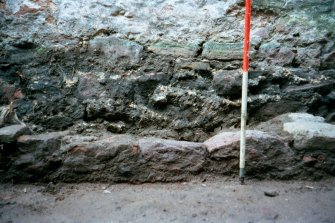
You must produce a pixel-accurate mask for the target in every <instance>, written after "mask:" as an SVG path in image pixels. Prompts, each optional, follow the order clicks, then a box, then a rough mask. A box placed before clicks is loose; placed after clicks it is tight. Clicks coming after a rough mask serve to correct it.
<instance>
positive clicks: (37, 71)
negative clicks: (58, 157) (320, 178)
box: [0, 0, 335, 141]
mask: <svg viewBox="0 0 335 223" xmlns="http://www.w3.org/2000/svg"><path fill="white" fill-rule="evenodd" d="M243 3H244V2H243V1H241V0H223V1H215V0H195V1H188V0H160V1H144V0H127V1H121V0H108V1H107V0H92V1H84V0H77V1H71V0H34V1H33V0H0V103H1V104H2V105H7V104H9V103H10V102H13V105H14V106H15V109H16V112H17V115H18V117H19V119H21V120H22V121H24V122H25V123H27V124H28V125H29V126H30V128H31V129H32V130H33V131H35V132H45V131H49V130H65V129H68V128H70V129H72V130H74V131H77V132H78V133H80V134H85V133H86V132H92V131H96V130H98V131H102V130H108V131H111V132H114V133H133V134H138V135H141V136H148V135H150V136H159V137H163V138H174V139H182V140H190V141H204V140H205V139H207V138H208V137H209V136H210V135H211V134H212V133H213V132H215V131H217V130H220V129H222V128H235V127H238V126H239V113H240V88H241V71H240V67H241V63H242V42H243V25H244V22H243V17H244V14H243V13H244V11H243ZM334 30H335V2H334V1H333V0H323V1H319V0H305V1H301V0H286V1H285V0H277V1H274V0H254V1H253V13H252V34H251V38H252V40H251V55H250V58H251V64H250V66H251V71H250V77H251V79H250V82H249V92H250V97H249V125H255V124H257V123H259V122H260V121H264V120H267V119H269V118H272V117H274V116H276V115H279V114H282V113H286V112H296V111H300V112H308V113H312V114H315V115H320V116H323V117H324V118H325V119H326V121H328V122H334V120H335V118H334V117H335V116H334V114H335V109H334V80H335V34H334Z"/></svg>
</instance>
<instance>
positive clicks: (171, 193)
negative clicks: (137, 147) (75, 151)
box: [0, 178, 335, 223]
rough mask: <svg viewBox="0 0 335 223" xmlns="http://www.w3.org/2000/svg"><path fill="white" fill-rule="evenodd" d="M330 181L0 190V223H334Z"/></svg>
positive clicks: (221, 181) (198, 182) (199, 182)
mask: <svg viewBox="0 0 335 223" xmlns="http://www.w3.org/2000/svg"><path fill="white" fill-rule="evenodd" d="M334 185H335V179H327V180H322V181H319V182H311V181H290V182H284V181H250V180H248V181H247V182H246V185H240V184H239V182H238V180H235V179H221V178H219V179H211V180H207V181H205V180H200V179H198V180H194V181H191V182H180V183H171V184H160V183H156V184H139V185H131V184H113V185H109V184H86V183H85V184H56V185H54V184H49V185H31V184H30V185H24V184H20V185H11V184H1V185H0V222H4V223H21V222H22V223H30V222H34V223H36V222H45V223H47V222H64V223H72V222H83V223H84V222H87V223H88V222H95V223H99V222H101V223H117V222H120V223H121V222H145V223H150V222H155V223H157V222H295V223H298V222H304V223H306V222H335V190H334Z"/></svg>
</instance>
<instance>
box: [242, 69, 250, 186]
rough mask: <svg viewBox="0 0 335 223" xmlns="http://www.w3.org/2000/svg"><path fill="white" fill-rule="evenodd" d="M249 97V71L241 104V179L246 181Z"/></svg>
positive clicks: (243, 84)
mask: <svg viewBox="0 0 335 223" xmlns="http://www.w3.org/2000/svg"><path fill="white" fill-rule="evenodd" d="M247 99H248V72H243V78H242V104H241V140H240V181H241V183H242V184H243V183H244V177H245V175H244V174H245V173H244V168H245V147H246V125H247Z"/></svg>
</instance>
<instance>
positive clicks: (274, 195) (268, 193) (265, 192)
mask: <svg viewBox="0 0 335 223" xmlns="http://www.w3.org/2000/svg"><path fill="white" fill-rule="evenodd" d="M264 195H265V196H268V197H276V196H278V195H279V193H278V192H277V191H264Z"/></svg>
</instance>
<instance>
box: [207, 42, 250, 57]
mask: <svg viewBox="0 0 335 223" xmlns="http://www.w3.org/2000/svg"><path fill="white" fill-rule="evenodd" d="M242 48H243V44H242V43H218V42H211V41H209V42H206V43H205V44H204V50H203V52H202V55H203V56H204V57H206V58H208V59H221V60H241V59H242Z"/></svg>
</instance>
